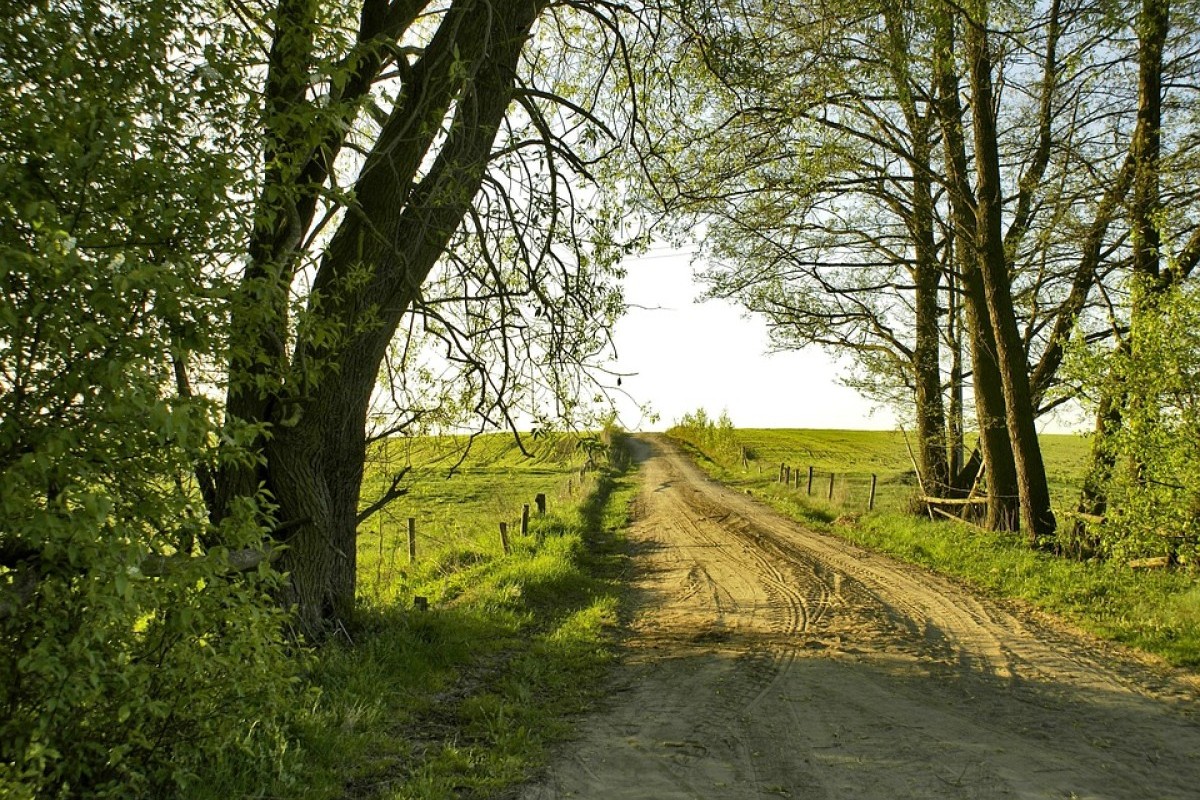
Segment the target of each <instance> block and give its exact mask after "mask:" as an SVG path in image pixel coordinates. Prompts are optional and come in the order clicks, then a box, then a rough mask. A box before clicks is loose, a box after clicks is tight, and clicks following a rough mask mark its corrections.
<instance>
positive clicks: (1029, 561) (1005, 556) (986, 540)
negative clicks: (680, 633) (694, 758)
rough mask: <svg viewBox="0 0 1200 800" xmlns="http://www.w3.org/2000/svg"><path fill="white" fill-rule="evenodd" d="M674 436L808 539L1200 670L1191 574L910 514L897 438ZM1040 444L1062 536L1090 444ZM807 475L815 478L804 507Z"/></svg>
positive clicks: (1055, 439)
mask: <svg viewBox="0 0 1200 800" xmlns="http://www.w3.org/2000/svg"><path fill="white" fill-rule="evenodd" d="M669 433H670V435H672V436H673V437H674V438H676V439H677V440H678V441H680V442H681V443H683V444H684V445H685V447H687V448H688V450H689V452H690V453H691V454H692V455H693V457H694V458H695V459H696V461H697V463H699V464H700V466H701V467H702V468H704V469H705V470H706V471H707V472H708V473H709V474H710V475H712V476H713V477H714V478H716V479H718V480H720V481H722V482H724V483H726V484H728V485H730V486H732V487H734V488H737V489H740V490H742V491H746V492H748V493H750V494H752V495H754V496H755V497H757V498H759V499H760V500H762V501H763V502H766V503H768V504H769V505H771V506H773V507H774V508H775V509H776V510H778V511H780V512H781V513H783V514H785V515H788V516H790V517H792V518H794V519H797V520H799V521H802V522H804V523H806V524H808V525H809V526H811V527H813V528H816V529H818V530H821V531H824V532H828V533H832V534H834V535H837V536H841V537H843V538H846V539H848V540H850V541H853V542H855V543H857V544H860V545H862V546H863V547H867V548H869V549H872V550H877V551H880V552H885V553H888V554H890V555H892V556H895V557H897V558H900V559H902V560H905V561H908V562H911V563H915V564H919V565H921V566H924V567H927V568H929V569H933V570H935V571H938V572H941V573H943V574H947V575H950V576H953V577H955V578H958V579H960V580H963V581H966V582H968V583H970V584H972V585H974V586H976V587H977V588H979V589H980V590H982V591H984V592H986V593H988V594H990V595H993V596H997V597H1004V598H1009V599H1013V600H1016V601H1019V602H1023V603H1027V604H1029V605H1030V606H1032V607H1034V608H1038V609H1041V610H1044V611H1049V612H1052V613H1055V614H1058V615H1060V616H1061V617H1063V618H1064V619H1066V620H1068V621H1070V622H1072V623H1073V624H1075V625H1078V626H1079V627H1081V628H1083V629H1085V630H1087V631H1089V632H1091V633H1093V634H1095V635H1098V636H1100V637H1103V638H1106V639H1111V640H1114V641H1118V642H1121V643H1124V644H1127V645H1130V646H1133V647H1136V648H1138V649H1141V650H1143V651H1144V652H1147V653H1150V654H1153V655H1154V656H1157V657H1160V658H1162V659H1165V660H1166V661H1167V662H1169V663H1171V664H1174V665H1177V666H1184V667H1190V668H1195V667H1200V582H1198V580H1197V574H1196V572H1195V571H1194V570H1190V569H1183V568H1180V569H1170V570H1167V569H1161V570H1134V569H1132V568H1131V567H1130V566H1129V565H1128V564H1126V563H1124V562H1122V561H1115V560H1111V561H1106V560H1101V559H1090V560H1087V561H1077V560H1071V559H1067V558H1064V557H1061V556H1056V555H1054V554H1052V553H1049V552H1045V551H1035V550H1031V549H1030V548H1029V547H1028V546H1027V545H1026V544H1025V540H1024V539H1023V538H1022V537H1021V536H1019V535H1016V534H1010V533H996V532H988V531H983V530H981V529H979V528H977V527H974V526H971V525H967V524H965V523H961V522H953V521H948V520H942V519H938V520H931V519H929V518H928V517H922V516H917V515H914V514H912V513H909V511H908V510H907V509H908V508H910V507H911V501H912V499H913V498H914V497H916V496H917V495H918V494H919V491H920V487H919V486H918V481H917V478H916V474H915V471H914V470H913V466H912V459H911V457H910V455H909V449H908V445H907V444H906V441H905V436H904V434H903V433H900V432H896V431H839V430H760V429H741V428H732V427H731V426H728V425H727V426H725V427H724V428H722V427H721V426H719V425H718V426H709V427H708V428H707V429H706V430H698V429H696V428H695V426H690V427H688V426H676V427H675V428H672V429H671V431H669ZM1041 443H1042V448H1043V454H1044V458H1045V461H1046V467H1047V472H1048V474H1049V476H1050V483H1051V493H1052V497H1053V501H1054V504H1055V507H1056V513H1057V514H1058V516H1059V519H1060V520H1062V521H1063V522H1062V524H1067V525H1069V524H1070V521H1069V520H1070V517H1069V511H1070V509H1071V508H1072V507H1073V506H1074V503H1075V502H1076V500H1077V498H1078V493H1079V487H1080V485H1081V482H1082V479H1083V473H1084V469H1085V467H1086V465H1087V459H1088V451H1089V447H1090V443H1089V440H1088V439H1087V438H1086V437H1084V436H1075V435H1065V434H1064V435H1043V436H1042V437H1041ZM781 463H782V464H788V465H790V466H792V468H793V469H796V468H797V467H799V468H800V469H801V470H802V476H803V480H801V482H800V486H799V487H796V486H795V483H793V484H792V485H790V486H787V485H784V484H781V483H780V482H779V467H780V464H781ZM810 465H811V466H813V467H814V470H815V479H814V486H813V493H812V495H811V496H810V495H809V494H808V492H807V469H808V467H809V466H810ZM831 473H832V474H833V475H834V476H835V478H834V494H833V499H832V500H830V499H828V488H829V475H830V474H831ZM872 474H875V475H876V476H877V496H876V503H875V509H874V510H873V511H868V510H867V504H868V499H869V496H870V484H871V475H872Z"/></svg>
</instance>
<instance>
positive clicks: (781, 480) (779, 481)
mask: <svg viewBox="0 0 1200 800" xmlns="http://www.w3.org/2000/svg"><path fill="white" fill-rule="evenodd" d="M775 482H776V483H783V462H780V464H779V480H777V481H775Z"/></svg>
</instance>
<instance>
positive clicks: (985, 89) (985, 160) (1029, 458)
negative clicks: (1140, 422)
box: [966, 25, 1055, 544]
mask: <svg viewBox="0 0 1200 800" xmlns="http://www.w3.org/2000/svg"><path fill="white" fill-rule="evenodd" d="M966 45H967V53H968V61H969V64H970V75H971V96H972V99H973V103H972V115H971V117H972V120H973V123H974V124H973V128H974V134H975V173H976V179H977V181H978V183H977V187H976V189H977V190H976V204H975V216H976V229H975V235H976V239H975V250H976V257H977V259H978V261H979V271H980V274H981V276H982V279H983V286H984V291H985V295H986V302H987V311H988V317H989V318H990V320H991V327H992V331H993V335H994V336H995V343H996V360H997V364H998V366H999V368H1000V379H1001V385H1002V388H1003V390H1004V402H1005V410H1006V412H1007V415H1006V419H1007V424H1008V433H1009V438H1010V439H1011V440H1012V444H1013V456H1014V461H1015V463H1016V468H1017V483H1018V490H1019V493H1020V498H1021V525H1022V526H1023V527H1024V529H1025V534H1026V536H1027V537H1028V538H1029V540H1030V542H1031V543H1033V544H1037V543H1038V541H1039V540H1040V539H1041V537H1045V536H1050V535H1052V534H1053V533H1054V530H1055V519H1054V512H1053V511H1052V510H1051V508H1050V487H1049V484H1048V482H1047V480H1046V468H1045V464H1044V462H1043V461H1042V451H1041V445H1040V444H1039V442H1038V437H1037V428H1036V427H1035V425H1034V420H1035V409H1034V408H1033V403H1032V394H1031V393H1030V388H1029V365H1028V359H1027V358H1026V355H1025V347H1024V344H1023V342H1022V340H1021V334H1020V331H1019V330H1018V329H1017V318H1016V312H1015V310H1014V308H1013V301H1012V292H1011V285H1010V281H1009V273H1008V259H1007V257H1006V254H1005V248H1004V237H1003V232H1002V231H1003V228H1002V212H1003V209H1002V205H1001V204H1002V197H1001V191H1002V186H1001V180H1000V153H999V146H998V132H997V129H996V119H995V99H994V97H993V93H992V56H991V49H990V44H989V41H988V34H987V30H986V28H984V27H983V26H976V25H970V26H968V28H967V32H966Z"/></svg>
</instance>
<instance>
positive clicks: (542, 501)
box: [533, 492, 546, 517]
mask: <svg viewBox="0 0 1200 800" xmlns="http://www.w3.org/2000/svg"><path fill="white" fill-rule="evenodd" d="M533 502H535V503H537V510H538V516H539V517H544V516H545V515H546V495H545V494H543V493H542V492H538V495H537V497H535V498H533Z"/></svg>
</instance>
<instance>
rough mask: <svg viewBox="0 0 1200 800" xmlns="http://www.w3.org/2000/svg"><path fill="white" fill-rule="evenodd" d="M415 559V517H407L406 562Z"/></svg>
mask: <svg viewBox="0 0 1200 800" xmlns="http://www.w3.org/2000/svg"><path fill="white" fill-rule="evenodd" d="M416 560H417V518H416V517H409V518H408V563H410V564H412V563H413V562H414V561H416Z"/></svg>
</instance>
